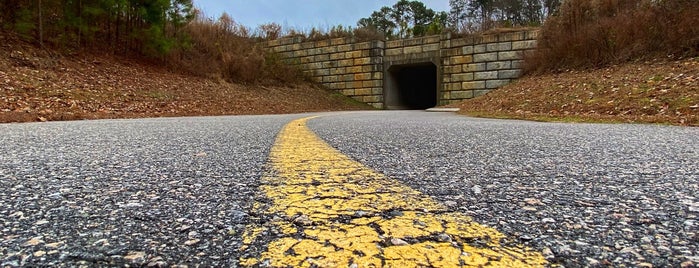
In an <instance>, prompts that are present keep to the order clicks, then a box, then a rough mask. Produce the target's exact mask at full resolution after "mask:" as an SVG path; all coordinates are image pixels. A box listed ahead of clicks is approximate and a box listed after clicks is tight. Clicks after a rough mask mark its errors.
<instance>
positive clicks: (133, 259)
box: [124, 251, 146, 264]
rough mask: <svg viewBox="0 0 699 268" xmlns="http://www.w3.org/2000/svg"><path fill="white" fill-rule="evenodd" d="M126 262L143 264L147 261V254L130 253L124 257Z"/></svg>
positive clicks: (141, 252) (139, 252)
mask: <svg viewBox="0 0 699 268" xmlns="http://www.w3.org/2000/svg"><path fill="white" fill-rule="evenodd" d="M124 260H126V261H127V262H130V263H135V264H142V263H144V262H145V261H146V253H145V252H143V251H130V252H129V253H128V254H126V256H124Z"/></svg>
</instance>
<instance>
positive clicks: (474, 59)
mask: <svg viewBox="0 0 699 268" xmlns="http://www.w3.org/2000/svg"><path fill="white" fill-rule="evenodd" d="M538 33H539V32H538V30H526V31H512V32H502V33H496V34H487V35H478V36H469V37H459V38H457V37H452V35H451V34H442V35H433V36H425V37H419V38H412V39H401V40H390V41H383V40H374V41H357V40H356V39H355V38H334V39H326V40H319V41H305V40H304V39H303V38H302V37H285V38H281V39H276V40H271V41H266V42H264V43H263V44H262V45H263V46H264V47H266V48H267V49H268V50H270V51H272V52H275V53H278V54H279V55H280V56H281V57H282V58H283V59H285V60H286V61H287V62H289V63H290V64H295V65H298V66H299V67H300V68H301V69H302V70H303V72H304V74H306V75H307V76H309V77H310V78H311V79H312V80H313V81H316V82H318V83H321V84H322V85H324V86H325V87H327V88H328V89H330V90H335V91H338V92H340V93H341V94H343V95H346V96H348V97H351V98H353V99H355V100H358V101H361V102H364V103H367V104H369V105H372V106H374V107H376V108H379V109H427V108H431V107H435V106H439V105H446V104H451V103H455V102H459V101H462V100H464V99H470V98H474V97H477V96H480V95H483V94H485V93H487V92H489V91H491V90H493V89H496V88H498V87H500V86H503V85H505V84H507V83H509V82H511V81H512V80H514V79H516V78H518V77H519V76H520V74H521V72H522V61H523V55H524V52H526V51H528V50H531V49H534V48H536V44H537V37H538Z"/></svg>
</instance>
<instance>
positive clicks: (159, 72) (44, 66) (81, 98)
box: [0, 38, 371, 122]
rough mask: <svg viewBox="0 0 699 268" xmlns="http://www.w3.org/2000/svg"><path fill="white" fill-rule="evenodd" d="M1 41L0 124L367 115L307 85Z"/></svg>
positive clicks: (358, 105)
mask: <svg viewBox="0 0 699 268" xmlns="http://www.w3.org/2000/svg"><path fill="white" fill-rule="evenodd" d="M0 40H2V38H0ZM4 41H5V42H0V122H29V121H50V120H77V119H98V118H135V117H160V116H197V115H230V114H273V113H298V112H310V111H328V110H359V109H371V107H369V106H367V105H364V104H361V103H358V102H355V101H353V100H351V99H349V98H347V97H344V96H341V95H339V94H334V93H331V92H329V91H327V90H324V89H322V88H320V87H318V86H316V85H313V84H310V83H309V84H301V85H289V86H283V87H280V86H249V85H240V84H232V83H228V82H225V81H218V80H216V79H207V78H202V77H196V76H188V75H183V74H176V73H172V72H170V71H168V70H166V69H164V68H161V67H157V66H153V65H148V64H144V63H142V62H134V61H132V60H128V59H123V58H114V57H110V56H104V55H96V54H78V55H70V56H62V55H58V54H56V53H54V52H51V51H46V50H40V49H36V48H34V47H32V46H30V45H27V44H24V43H22V42H19V41H16V40H9V41H8V40H7V39H5V40H4ZM219 80H220V79H219Z"/></svg>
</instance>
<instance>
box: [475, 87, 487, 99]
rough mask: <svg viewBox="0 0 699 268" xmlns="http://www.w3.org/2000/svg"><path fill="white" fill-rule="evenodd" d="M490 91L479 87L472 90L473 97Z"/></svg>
mask: <svg viewBox="0 0 699 268" xmlns="http://www.w3.org/2000/svg"><path fill="white" fill-rule="evenodd" d="M488 92H490V89H480V90H474V91H473V97H474V98H475V97H478V96H483V95H485V94H488Z"/></svg>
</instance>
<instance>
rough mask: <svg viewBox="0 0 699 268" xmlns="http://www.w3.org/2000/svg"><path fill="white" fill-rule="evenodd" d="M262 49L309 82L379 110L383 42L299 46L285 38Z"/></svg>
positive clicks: (294, 39) (337, 41) (330, 41)
mask: <svg viewBox="0 0 699 268" xmlns="http://www.w3.org/2000/svg"><path fill="white" fill-rule="evenodd" d="M264 45H265V46H266V47H267V48H268V49H270V50H271V51H274V52H276V53H279V54H280V55H281V56H282V57H283V58H285V59H287V60H289V62H290V63H292V64H297V65H299V67H301V69H302V70H303V72H304V74H306V75H307V76H309V77H310V78H311V79H312V80H313V81H315V82H318V83H321V84H323V85H325V86H326V87H327V88H329V89H331V90H336V91H338V92H340V93H342V94H343V95H345V96H349V97H351V98H353V99H355V100H357V101H361V102H364V103H367V104H369V105H371V106H374V107H376V108H379V109H381V108H383V90H382V89H383V61H382V60H383V53H384V42H383V41H368V42H356V41H355V39H354V38H335V39H328V40H320V41H309V42H302V41H301V39H300V38H298V37H287V38H281V39H277V40H272V41H268V42H266V43H265V44H264Z"/></svg>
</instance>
